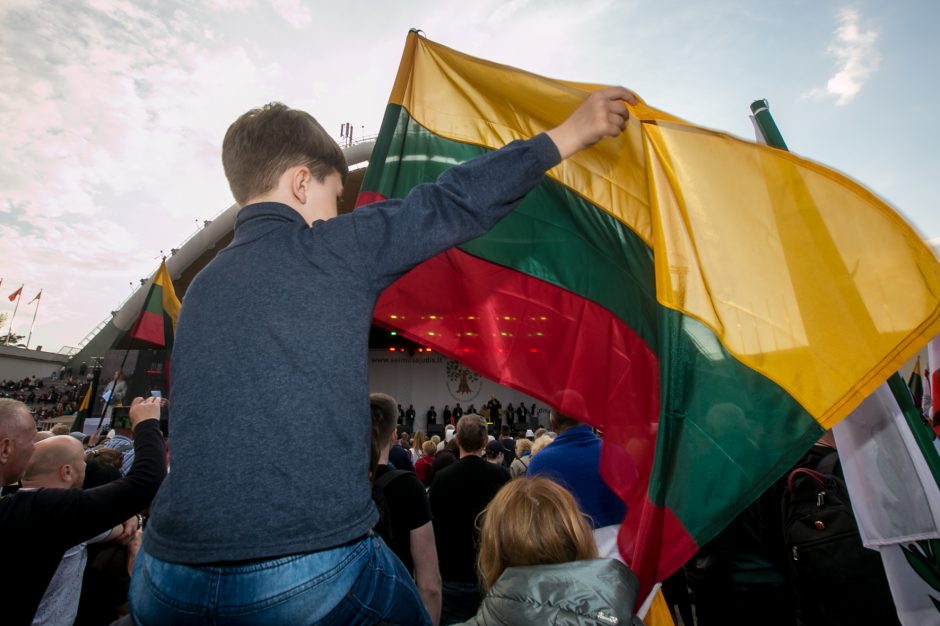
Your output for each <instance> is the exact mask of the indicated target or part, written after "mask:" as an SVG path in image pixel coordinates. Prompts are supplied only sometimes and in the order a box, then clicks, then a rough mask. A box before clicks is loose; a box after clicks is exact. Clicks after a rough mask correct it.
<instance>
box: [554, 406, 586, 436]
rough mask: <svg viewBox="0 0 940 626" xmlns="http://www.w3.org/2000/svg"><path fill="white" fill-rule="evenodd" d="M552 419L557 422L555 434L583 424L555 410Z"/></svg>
mask: <svg viewBox="0 0 940 626" xmlns="http://www.w3.org/2000/svg"><path fill="white" fill-rule="evenodd" d="M552 419H553V420H555V432H558V433H561V432H564V431H566V430H568V429H569V428H574V427H575V426H580V425H581V422H579V421H578V420H576V419H574V418H573V417H568V416H567V415H565V414H564V413H560V412H559V411H557V410H555V409H552Z"/></svg>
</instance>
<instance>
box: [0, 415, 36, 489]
mask: <svg viewBox="0 0 940 626" xmlns="http://www.w3.org/2000/svg"><path fill="white" fill-rule="evenodd" d="M35 436H36V422H34V421H33V416H32V415H31V414H30V412H29V409H28V408H26V405H25V404H23V403H22V402H19V401H17V400H11V399H9V398H0V485H12V484H13V483H15V482H17V481H19V480H20V478H22V476H23V472H24V471H26V464H27V463H29V458H30V457H31V456H32V454H33V437H35Z"/></svg>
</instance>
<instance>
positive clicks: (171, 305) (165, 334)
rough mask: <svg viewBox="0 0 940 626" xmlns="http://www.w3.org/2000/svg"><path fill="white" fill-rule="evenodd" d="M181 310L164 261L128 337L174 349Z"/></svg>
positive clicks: (155, 275)
mask: <svg viewBox="0 0 940 626" xmlns="http://www.w3.org/2000/svg"><path fill="white" fill-rule="evenodd" d="M179 310H180V301H179V299H178V298H177V297H176V292H175V291H174V289H173V281H172V280H171V279H170V273H169V272H168V271H167V269H166V260H164V261H162V262H161V263H160V268H159V269H158V270H157V272H156V274H154V277H153V282H152V283H151V285H150V289H149V291H148V292H147V298H146V300H144V307H143V309H142V310H141V312H140V316H139V317H138V318H137V321H136V322H135V323H134V326H133V327H132V328H131V330H130V331H129V333H128V336H129V337H130V338H131V339H139V340H141V341H145V342H147V343H150V344H153V345H155V346H160V347H164V348H172V347H173V336H174V333H175V330H176V318H177V317H178V316H179Z"/></svg>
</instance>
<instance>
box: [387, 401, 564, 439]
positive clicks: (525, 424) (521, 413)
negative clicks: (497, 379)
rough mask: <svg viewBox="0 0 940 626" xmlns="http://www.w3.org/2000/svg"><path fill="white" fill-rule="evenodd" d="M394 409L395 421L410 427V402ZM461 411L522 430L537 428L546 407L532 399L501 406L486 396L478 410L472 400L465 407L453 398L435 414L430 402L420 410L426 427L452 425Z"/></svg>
mask: <svg viewBox="0 0 940 626" xmlns="http://www.w3.org/2000/svg"><path fill="white" fill-rule="evenodd" d="M397 408H398V424H399V425H400V426H403V427H405V428H406V429H408V430H412V429H413V428H414V426H415V423H416V421H415V420H416V417H417V415H418V412H417V410H416V409H415V407H414V404H408V405H407V408H406V407H404V406H403V405H401V404H398V405H397ZM465 413H475V414H478V415H480V416H482V417H483V418H484V419H486V421H487V423H489V424H490V425H493V426H495V427H496V429H497V430H498V429H499V428H500V427H501V426H502V425H503V424H507V425H509V427H510V429H513V430H514V431H516V430H518V431H525V430H526V429H527V428H538V427H539V425H540V424H542V423H544V422H545V421H546V420H547V419H548V408H547V407H544V406H543V407H538V406H536V404H535V403H534V402H531V403H529V404H525V403H523V402H517V403H516V405H515V406H513V404H512V403H511V402H510V403H509V404H507V405H506V406H505V407H504V406H503V404H502V403H501V402H500V401H499V400H498V399H497V398H496V396H490V399H489V400H487V401H486V402H485V403H484V404H482V405H481V407H480V409H477V407H476V405H475V404H474V403H472V402H471V403H470V404H468V405H467V406H466V407H462V406H461V405H460V401H456V402H455V403H454V405H453V406H451V405H450V404H445V405H444V407H443V408H442V409H441V410H440V413H438V410H437V408H436V407H435V405H433V404H432V405H430V406H428V408H427V410H426V411H424V417H425V418H426V422H425V423H426V424H427V425H428V426H429V427H432V426H433V425H435V424H440V425H443V426H446V425H447V424H450V425H451V426H453V425H455V424H456V423H457V421H458V420H459V419H460V418H461V416H463V415H464V414H465Z"/></svg>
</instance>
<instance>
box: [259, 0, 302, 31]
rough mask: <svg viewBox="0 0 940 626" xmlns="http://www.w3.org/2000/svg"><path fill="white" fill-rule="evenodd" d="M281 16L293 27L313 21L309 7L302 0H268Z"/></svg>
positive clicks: (299, 26)
mask: <svg viewBox="0 0 940 626" xmlns="http://www.w3.org/2000/svg"><path fill="white" fill-rule="evenodd" d="M268 1H269V2H270V3H271V8H273V9H274V10H275V11H276V12H277V14H278V15H280V16H281V18H282V19H283V20H284V21H285V22H287V23H288V24H290V25H291V26H293V27H294V28H298V29H299V28H304V27H305V26H308V25H309V24H310V22H311V21H313V15H312V14H311V13H310V8H309V7H307V6H306V5H305V4H304V2H303V0H268Z"/></svg>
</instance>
